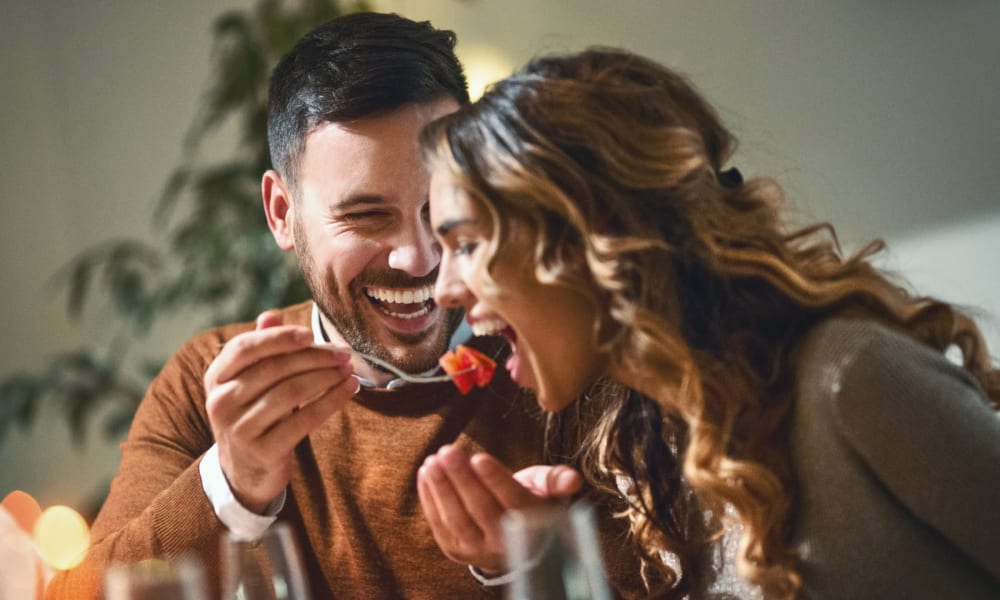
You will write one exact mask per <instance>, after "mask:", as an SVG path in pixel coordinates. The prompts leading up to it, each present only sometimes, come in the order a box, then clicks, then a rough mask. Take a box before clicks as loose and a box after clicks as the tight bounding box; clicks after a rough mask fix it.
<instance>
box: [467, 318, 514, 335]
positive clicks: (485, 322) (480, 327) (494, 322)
mask: <svg viewBox="0 0 1000 600" xmlns="http://www.w3.org/2000/svg"><path fill="white" fill-rule="evenodd" d="M469 326H470V327H472V333H473V334H474V335H497V334H498V333H500V332H501V331H503V330H504V329H506V327H507V324H506V323H504V322H503V321H501V320H500V319H482V320H479V321H476V322H475V323H470V324H469Z"/></svg>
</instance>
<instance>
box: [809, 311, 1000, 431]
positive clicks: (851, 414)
mask: <svg viewBox="0 0 1000 600" xmlns="http://www.w3.org/2000/svg"><path fill="white" fill-rule="evenodd" d="M793 362H794V364H795V386H796V391H795V393H796V408H795V410H796V412H797V413H798V414H799V415H800V417H805V418H809V415H813V416H814V417H816V418H818V419H822V420H823V421H825V422H826V423H828V424H832V425H834V426H835V427H837V428H839V429H841V430H842V432H843V433H845V434H846V435H847V436H848V437H854V436H862V435H871V436H874V437H881V436H880V433H879V431H880V427H881V426H886V425H889V424H893V425H899V424H900V423H901V421H907V422H908V423H909V424H910V425H918V424H920V425H923V426H933V421H934V420H935V419H936V418H937V417H938V416H939V415H940V414H941V413H942V412H947V413H951V414H953V415H954V416H956V417H960V418H961V417H964V418H970V419H976V418H982V417H984V416H986V415H990V414H992V412H993V411H992V410H991V409H990V408H989V406H988V405H987V403H986V401H985V396H984V394H983V391H982V388H981V387H980V386H979V384H978V382H977V381H976V380H975V378H973V377H972V375H971V374H970V373H969V372H968V371H966V370H965V369H963V368H962V367H961V366H959V365H957V364H955V363H954V362H952V361H951V360H950V359H949V358H948V357H947V356H946V355H945V354H943V353H941V352H939V351H936V350H934V349H933V348H931V347H929V346H927V345H925V344H923V343H921V342H920V341H918V340H916V339H914V338H912V337H910V336H909V335H907V334H906V333H904V332H901V331H897V330H895V329H892V328H890V327H888V326H885V325H883V324H880V323H878V322H875V321H870V320H863V319H846V318H833V319H828V320H827V321H824V322H822V323H820V324H818V325H817V326H816V327H814V328H813V329H812V330H811V331H810V332H809V333H808V334H807V335H806V336H805V337H804V338H803V340H802V341H801V342H800V343H799V345H798V346H797V347H796V349H795V351H794V353H793ZM904 415H905V417H904ZM882 431H883V432H884V430H882Z"/></svg>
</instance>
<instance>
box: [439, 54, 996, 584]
mask: <svg viewBox="0 0 1000 600" xmlns="http://www.w3.org/2000/svg"><path fill="white" fill-rule="evenodd" d="M422 143H423V146H424V149H425V156H426V157H427V160H428V162H429V163H430V164H432V165H433V166H434V167H436V168H440V167H441V166H442V165H443V166H444V167H445V168H447V169H449V171H450V175H451V177H452V179H453V181H454V183H455V184H456V185H458V186H461V187H462V188H463V189H464V190H465V191H466V192H467V193H468V194H469V196H470V197H471V198H473V200H474V202H475V203H476V205H477V206H478V207H479V209H480V210H481V211H482V212H483V214H484V216H485V220H486V222H488V227H491V228H492V233H493V235H492V237H491V239H490V242H489V248H488V250H487V252H488V253H489V259H488V261H487V265H492V264H493V261H494V260H495V258H496V256H497V253H498V252H499V250H500V249H501V248H502V247H503V246H504V244H505V242H506V241H507V237H508V234H509V231H510V224H511V223H512V222H517V223H519V224H523V225H527V226H528V229H529V230H530V231H532V232H533V234H534V242H535V250H534V259H535V275H536V277H537V278H538V279H539V281H542V282H549V283H554V284H558V285H562V286H566V287H569V288H573V289H576V290H578V291H579V292H580V293H583V294H586V295H587V296H588V297H590V298H591V299H592V300H593V302H594V304H595V305H596V306H597V307H598V308H599V311H598V313H599V314H600V315H601V316H600V318H599V319H598V322H596V323H594V330H593V335H594V337H595V340H596V342H597V343H598V344H599V347H600V348H602V349H603V350H606V351H607V352H608V353H609V355H610V356H611V360H612V364H613V370H614V372H615V373H616V374H617V377H616V379H618V380H619V381H622V382H627V383H628V386H629V388H628V389H626V388H624V387H623V386H621V385H618V384H615V383H612V382H609V381H601V382H598V384H597V385H595V387H594V388H593V389H591V390H590V393H588V397H587V401H586V403H587V406H583V407H580V409H581V410H587V411H589V412H590V413H591V414H595V415H596V422H595V423H594V424H593V426H592V427H589V428H588V429H587V430H586V431H584V432H583V433H582V434H581V435H582V437H581V442H582V444H581V446H580V451H579V454H578V457H577V459H578V461H579V463H578V464H579V465H580V466H581V468H582V469H583V471H584V473H585V475H586V477H587V478H588V480H589V481H591V482H592V483H593V484H595V485H597V486H599V487H600V488H602V489H604V490H606V491H608V492H609V493H618V492H619V491H624V492H625V493H626V497H627V498H628V500H629V502H628V508H627V509H626V510H625V511H624V515H623V516H625V517H626V518H627V519H628V521H629V524H630V528H631V532H632V536H633V539H634V541H635V544H636V547H637V549H638V551H639V552H640V553H641V555H642V556H643V557H644V564H645V567H646V568H647V570H649V569H651V570H652V571H651V572H653V573H657V574H658V579H659V581H660V582H661V583H663V584H664V585H665V586H666V588H668V589H669V591H668V592H666V593H665V594H664V595H668V596H675V597H681V596H683V595H684V594H685V593H687V592H688V591H690V589H691V588H692V581H696V580H697V578H698V577H699V576H700V574H701V573H702V572H703V570H704V569H705V568H706V567H705V565H703V564H701V562H700V560H699V558H698V557H699V556H701V555H702V554H703V551H704V548H705V546H706V544H708V543H710V542H711V540H712V538H713V536H715V535H718V533H719V527H718V525H719V524H720V519H721V518H723V516H724V515H725V514H726V513H727V507H729V508H730V512H732V511H733V510H734V511H735V514H736V515H737V517H738V520H739V521H740V523H741V524H742V527H743V531H742V534H741V535H742V538H741V544H740V552H739V557H738V567H739V570H740V572H741V573H742V574H743V575H744V576H745V577H746V578H747V579H749V580H750V581H752V582H754V583H756V584H758V585H759V586H761V588H762V589H763V590H764V592H765V593H766V595H768V596H769V597H791V596H794V595H795V592H796V591H797V590H798V589H799V587H800V585H801V582H800V578H799V575H798V570H797V557H796V555H795V553H794V551H793V550H792V549H791V548H790V546H789V539H790V531H789V527H790V523H791V518H792V515H793V513H794V510H795V495H796V482H795V480H794V475H793V473H792V468H791V464H790V458H789V456H788V453H787V447H786V445H785V439H786V435H787V432H786V429H787V424H788V422H789V419H788V418H787V417H788V415H789V413H790V405H791V402H792V395H791V378H792V373H791V371H792V367H791V365H790V360H789V352H790V349H791V348H792V347H793V345H794V344H795V343H796V342H797V341H798V340H799V339H800V337H801V336H802V334H803V333H804V332H805V331H807V330H808V329H809V328H810V327H811V326H813V325H814V324H815V323H816V322H817V321H818V320H820V319H823V318H826V317H828V316H831V315H833V314H839V315H845V314H846V315H852V316H859V317H862V318H869V319H874V320H877V321H879V322H881V323H884V324H886V325H888V326H891V327H894V328H896V329H898V330H900V331H904V332H906V333H908V335H910V336H911V337H913V338H914V339H916V340H919V341H920V342H922V343H924V344H926V345H927V346H930V347H932V348H934V349H935V350H938V351H942V352H943V351H945V350H946V349H947V348H948V347H950V346H952V345H955V346H958V347H959V348H960V349H961V350H962V353H963V357H964V367H965V368H966V369H967V370H968V371H969V372H970V373H972V375H973V376H975V377H976V378H977V379H978V381H979V382H980V384H981V385H982V386H983V388H984V390H985V391H986V393H987V396H988V397H989V399H990V402H991V403H992V405H993V407H994V409H998V408H1000V376H998V375H1000V373H998V371H996V370H995V369H994V368H993V367H992V365H991V362H990V358H989V355H988V353H987V350H986V347H985V345H984V342H983V340H982V337H981V335H980V333H979V331H978V329H977V328H976V326H975V324H974V323H973V322H972V321H971V320H970V319H968V318H967V317H966V316H964V315H962V314H961V313H960V312H958V311H957V310H955V309H954V308H952V307H951V306H949V305H947V304H944V303H942V302H938V301H935V300H933V299H930V298H924V297H915V296H912V295H910V294H908V293H907V292H906V291H905V290H904V289H903V288H902V287H900V286H899V285H896V284H894V283H892V281H891V280H890V278H889V277H888V276H887V275H886V274H884V273H882V272H880V271H879V270H878V269H877V268H875V267H874V266H873V265H872V263H871V260H870V259H871V257H872V255H873V254H875V253H877V252H878V251H880V250H881V249H882V244H881V243H880V242H874V243H872V244H870V245H868V246H867V247H865V248H863V249H861V250H860V251H858V252H857V253H855V254H854V255H853V256H850V257H846V258H845V257H844V256H843V255H842V252H841V250H840V248H839V245H838V243H837V239H836V235H835V233H834V231H833V229H832V227H830V226H829V225H828V224H822V223H821V224H815V225H811V226H808V227H805V228H800V229H797V230H789V224H788V223H786V222H785V221H784V213H783V210H784V209H783V203H784V197H783V194H782V192H781V190H780V188H779V187H778V185H777V184H776V183H775V182H773V181H771V180H768V179H752V180H749V181H746V182H743V181H741V180H740V179H739V178H734V177H733V176H732V175H733V172H731V171H727V170H725V169H724V168H725V167H726V166H727V161H728V160H729V159H730V157H731V155H732V153H733V151H734V149H735V140H734V138H733V136H732V135H731V134H730V133H729V132H728V131H727V130H726V129H725V128H724V127H723V125H722V123H721V122H720V119H719V118H718V116H717V114H716V112H715V110H714V109H713V108H712V107H711V106H710V105H709V104H708V103H707V102H706V101H705V100H704V99H703V98H702V96H701V95H700V94H699V93H698V92H697V91H696V90H695V89H694V87H693V86H692V85H691V84H690V83H689V82H688V81H687V80H686V79H685V78H683V77H681V76H680V75H678V74H676V73H674V72H672V71H671V70H669V69H667V68H665V67H663V66H662V65H660V64H657V63H656V62H654V61H651V60H648V59H646V58H643V57H641V56H637V55H635V54H632V53H629V52H626V51H622V50H616V49H609V48H593V49H590V50H587V51H584V52H582V53H578V54H573V55H567V56H552V57H543V58H539V59H536V60H534V61H532V62H531V63H529V64H528V65H527V66H526V67H525V68H523V69H522V70H521V71H519V72H517V73H515V74H514V75H512V76H511V77H509V78H507V79H505V80H504V81H502V82H500V83H497V84H495V85H494V86H493V87H492V88H491V89H489V90H488V91H487V93H486V94H485V95H484V96H483V97H482V99H480V100H479V101H478V102H476V103H475V104H474V105H472V106H469V107H465V108H463V109H461V110H460V111H459V112H457V113H455V114H453V115H450V116H448V117H445V118H443V119H441V120H440V121H438V122H436V123H434V124H432V125H431V126H429V127H428V128H427V129H426V130H425V131H424V133H423V136H422ZM705 515H714V519H710V520H708V521H706V517H705ZM667 554H672V555H674V557H676V560H675V561H674V562H671V561H665V560H664V556H666V555H667Z"/></svg>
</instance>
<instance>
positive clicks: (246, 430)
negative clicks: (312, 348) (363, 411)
mask: <svg viewBox="0 0 1000 600" xmlns="http://www.w3.org/2000/svg"><path fill="white" fill-rule="evenodd" d="M358 383H359V382H358V380H357V379H355V378H354V377H353V376H352V375H351V371H350V367H348V366H333V367H329V366H323V367H320V368H317V369H313V370H310V371H306V372H303V373H298V374H296V375H294V376H292V377H288V378H285V379H283V380H282V381H281V382H279V383H278V384H277V385H275V386H274V387H272V388H271V389H269V390H267V392H266V393H264V394H262V395H260V396H251V397H255V400H254V401H252V402H250V403H249V405H248V406H247V407H246V408H245V412H242V414H240V416H239V417H238V419H237V421H236V423H235V424H234V428H236V429H239V430H242V434H241V435H242V436H244V437H257V436H260V435H263V434H264V433H265V432H267V431H268V430H270V429H271V428H273V427H274V426H275V425H277V424H279V423H281V422H282V421H284V420H286V419H287V418H288V417H289V415H291V414H292V413H293V412H296V411H302V410H305V409H306V408H308V407H309V406H310V405H311V404H313V403H314V402H316V401H319V400H321V399H323V398H324V397H325V396H328V395H330V394H334V395H335V396H337V397H338V398H339V399H341V400H342V401H343V402H346V401H347V399H348V398H350V397H351V396H352V395H353V393H354V391H355V390H356V386H357V384H358ZM343 402H340V405H343ZM309 414H311V413H309ZM327 416H328V415H327ZM307 433H308V432H307Z"/></svg>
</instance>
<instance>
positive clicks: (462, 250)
mask: <svg viewBox="0 0 1000 600" xmlns="http://www.w3.org/2000/svg"><path fill="white" fill-rule="evenodd" d="M478 246H479V242H476V241H466V240H459V241H458V242H456V244H455V250H454V254H455V256H469V255H471V254H472V253H473V252H475V251H476V248H477V247H478Z"/></svg>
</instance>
